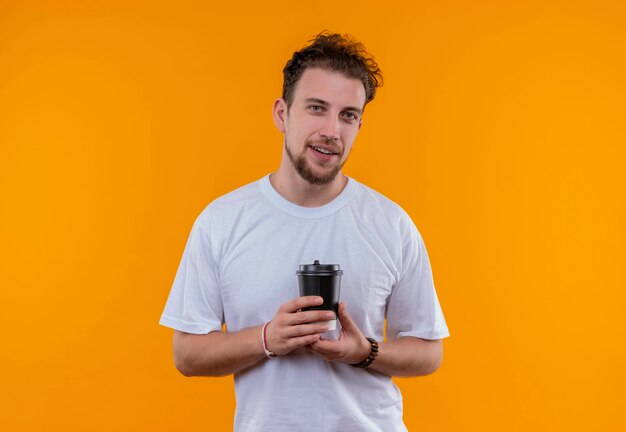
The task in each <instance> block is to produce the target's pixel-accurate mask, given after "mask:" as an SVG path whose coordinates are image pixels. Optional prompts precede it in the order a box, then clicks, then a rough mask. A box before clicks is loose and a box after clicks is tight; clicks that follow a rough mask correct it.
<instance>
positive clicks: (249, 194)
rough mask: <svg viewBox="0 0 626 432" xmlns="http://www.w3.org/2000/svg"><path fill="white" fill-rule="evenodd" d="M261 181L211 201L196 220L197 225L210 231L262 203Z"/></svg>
mask: <svg viewBox="0 0 626 432" xmlns="http://www.w3.org/2000/svg"><path fill="white" fill-rule="evenodd" d="M259 182H260V180H256V181H253V182H252V183H248V184H246V185H244V186H241V187H239V188H237V189H235V190H233V191H231V192H229V193H227V194H225V195H222V196H220V197H218V198H216V199H214V200H213V201H211V202H210V203H209V204H208V205H207V206H206V207H205V208H204V210H203V211H202V212H201V213H200V215H199V216H198V217H197V219H196V225H200V226H201V227H203V228H205V229H208V228H209V227H210V226H212V225H214V224H215V223H216V222H217V223H223V222H225V221H229V220H233V219H235V218H236V217H237V215H239V214H241V213H243V212H246V210H247V209H249V208H250V207H253V206H255V204H257V203H259V202H260V201H262V194H261V191H260V187H259Z"/></svg>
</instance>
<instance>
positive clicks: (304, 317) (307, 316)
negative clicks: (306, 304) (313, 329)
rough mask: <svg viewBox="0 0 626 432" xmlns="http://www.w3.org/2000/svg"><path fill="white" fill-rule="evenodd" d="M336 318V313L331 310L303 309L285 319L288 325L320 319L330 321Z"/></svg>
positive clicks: (308, 322) (318, 320)
mask: <svg viewBox="0 0 626 432" xmlns="http://www.w3.org/2000/svg"><path fill="white" fill-rule="evenodd" d="M333 318H335V314H334V313H333V312H330V311H325V310H321V311H301V312H296V313H292V314H289V316H288V317H287V318H286V319H285V323H286V324H287V325H298V324H310V323H314V322H320V321H328V320H332V319H333Z"/></svg>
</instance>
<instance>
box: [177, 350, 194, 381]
mask: <svg viewBox="0 0 626 432" xmlns="http://www.w3.org/2000/svg"><path fill="white" fill-rule="evenodd" d="M174 365H175V366H176V369H177V370H178V372H180V373H181V374H182V375H183V376H185V377H188V378H189V377H192V376H195V375H196V374H195V373H194V370H193V367H192V366H191V365H190V364H189V360H188V358H187V357H185V356H184V355H182V354H180V353H176V352H175V353H174Z"/></svg>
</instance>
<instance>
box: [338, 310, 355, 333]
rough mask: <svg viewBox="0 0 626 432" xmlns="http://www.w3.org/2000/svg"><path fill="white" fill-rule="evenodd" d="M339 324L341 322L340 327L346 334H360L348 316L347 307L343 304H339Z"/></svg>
mask: <svg viewBox="0 0 626 432" xmlns="http://www.w3.org/2000/svg"><path fill="white" fill-rule="evenodd" d="M339 322H341V327H342V328H343V329H344V330H345V331H346V332H348V333H354V332H355V331H356V332H360V330H359V328H358V327H357V325H356V324H355V323H354V321H352V318H350V315H348V307H347V306H346V303H345V302H342V303H339Z"/></svg>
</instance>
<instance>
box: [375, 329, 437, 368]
mask: <svg viewBox="0 0 626 432" xmlns="http://www.w3.org/2000/svg"><path fill="white" fill-rule="evenodd" d="M378 345H379V349H378V356H377V357H376V360H375V361H374V363H372V364H371V366H369V369H372V370H375V371H376V372H380V373H382V374H385V375H389V376H404V377H409V376H420V375H428V374H431V373H433V372H435V371H436V370H437V369H438V368H439V365H440V364H441V360H442V357H443V344H442V342H441V340H426V339H419V338H416V337H410V336H406V337H401V338H399V339H396V340H392V341H386V342H379V343H378Z"/></svg>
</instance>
